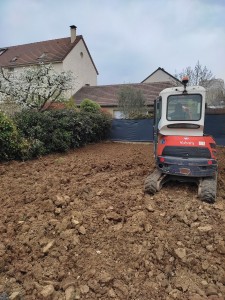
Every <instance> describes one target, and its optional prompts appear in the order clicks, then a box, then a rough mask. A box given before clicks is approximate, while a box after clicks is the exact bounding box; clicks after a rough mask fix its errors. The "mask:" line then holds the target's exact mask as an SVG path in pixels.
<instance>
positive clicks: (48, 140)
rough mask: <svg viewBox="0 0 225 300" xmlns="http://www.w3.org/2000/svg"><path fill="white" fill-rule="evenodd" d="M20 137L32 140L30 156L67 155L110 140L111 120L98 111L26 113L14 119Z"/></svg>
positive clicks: (68, 110) (67, 110)
mask: <svg viewBox="0 0 225 300" xmlns="http://www.w3.org/2000/svg"><path fill="white" fill-rule="evenodd" d="M14 122H15V124H16V125H17V128H18V131H19V133H20V135H21V136H22V137H23V138H25V139H27V140H29V141H32V147H30V151H31V153H30V156H31V157H36V156H39V155H44V154H49V153H53V152H66V151H68V150H69V149H73V148H77V147H81V146H83V145H85V144H88V143H92V142H98V141H101V140H104V139H107V138H108V135H109V130H110V126H111V118H110V117H109V116H108V115H106V114H105V113H102V112H101V111H98V112H95V113H93V112H91V113H90V112H78V111H75V110H73V109H71V110H70V109H65V110H52V111H44V112H36V111H23V112H20V113H17V114H16V115H15V117H14Z"/></svg>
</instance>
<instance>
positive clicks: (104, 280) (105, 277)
mask: <svg viewBox="0 0 225 300" xmlns="http://www.w3.org/2000/svg"><path fill="white" fill-rule="evenodd" d="M111 280H113V277H112V276H111V275H110V274H109V273H108V272H106V271H102V272H101V273H100V275H99V281H100V282H102V283H108V282H110V281H111Z"/></svg>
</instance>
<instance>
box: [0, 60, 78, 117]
mask: <svg viewBox="0 0 225 300" xmlns="http://www.w3.org/2000/svg"><path fill="white" fill-rule="evenodd" d="M72 81H73V76H72V73H71V72H61V73H57V72H55V70H54V68H53V67H52V65H44V64H40V66H37V67H30V68H24V69H23V70H22V71H18V72H16V71H15V72H8V71H5V70H4V69H3V68H1V69H0V97H1V101H5V100H9V99H10V101H12V102H13V103H17V104H18V105H19V106H23V107H27V108H32V109H37V110H39V111H42V110H45V109H46V108H47V107H48V106H49V105H50V104H51V103H53V102H55V101H56V100H57V101H62V100H63V99H64V98H63V95H64V94H65V92H66V91H68V90H69V89H71V88H72ZM64 97H65V96H64Z"/></svg>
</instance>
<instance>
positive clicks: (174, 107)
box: [167, 94, 202, 121]
mask: <svg viewBox="0 0 225 300" xmlns="http://www.w3.org/2000/svg"><path fill="white" fill-rule="evenodd" d="M201 112H202V96H201V95H200V94H184V95H171V96H169V97H168V99H167V120H168V121H199V120H200V119H201Z"/></svg>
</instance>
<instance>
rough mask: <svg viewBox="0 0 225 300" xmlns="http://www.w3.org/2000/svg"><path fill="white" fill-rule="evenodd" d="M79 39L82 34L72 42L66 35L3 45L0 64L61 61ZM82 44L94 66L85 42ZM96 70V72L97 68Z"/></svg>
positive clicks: (25, 64) (2, 65) (31, 63)
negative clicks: (28, 42) (39, 40)
mask: <svg viewBox="0 0 225 300" xmlns="http://www.w3.org/2000/svg"><path fill="white" fill-rule="evenodd" d="M80 40H83V37H82V35H78V36H77V37H76V39H75V41H74V42H73V43H71V38H70V37H66V38H61V39H55V40H49V41H43V42H37V43H31V44H24V45H18V46H11V47H3V48H0V53H1V49H6V50H5V51H4V52H3V53H2V54H0V66H1V67H17V66H27V65H36V64H38V63H39V62H41V61H43V62H44V63H54V62H62V61H63V60H64V58H65V57H66V56H67V54H68V53H69V52H70V51H71V50H72V49H73V48H74V47H75V46H76V45H77V44H78V42H79V41H80ZM83 42H84V40H83ZM84 45H85V47H86V49H87V51H88V54H89V56H90V59H91V61H92V63H93V65H94V67H95V64H94V62H93V60H92V58H91V55H90V53H89V50H88V48H87V46H86V44H85V42H84ZM95 69H96V67H95ZM96 72H97V74H98V71H97V69H96Z"/></svg>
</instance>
